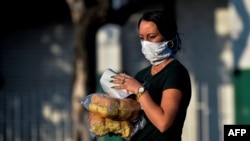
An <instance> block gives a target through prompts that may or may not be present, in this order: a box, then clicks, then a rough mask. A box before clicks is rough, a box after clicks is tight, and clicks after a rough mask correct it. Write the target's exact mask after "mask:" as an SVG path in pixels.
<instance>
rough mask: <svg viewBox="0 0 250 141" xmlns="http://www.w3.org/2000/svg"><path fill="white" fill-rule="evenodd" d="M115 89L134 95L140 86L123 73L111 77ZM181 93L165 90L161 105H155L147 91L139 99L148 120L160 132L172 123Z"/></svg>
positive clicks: (174, 90)
mask: <svg viewBox="0 0 250 141" xmlns="http://www.w3.org/2000/svg"><path fill="white" fill-rule="evenodd" d="M113 83H114V84H118V85H116V86H114V88H115V89H126V90H128V91H130V92H132V93H134V94H137V93H138V89H139V88H140V87H141V86H142V84H141V83H139V82H138V81H137V80H136V79H134V78H133V77H131V76H128V75H126V74H124V73H121V74H119V75H116V76H114V77H113ZM151 95H153V94H151ZM181 97H182V92H181V91H180V90H178V89H166V90H164V91H163V94H162V100H161V104H160V105H157V104H156V103H155V102H154V101H153V100H152V98H151V97H150V95H149V93H148V91H145V92H144V93H143V95H142V96H141V97H140V98H139V100H138V101H139V102H140V104H141V107H142V108H143V110H144V112H145V114H146V115H147V117H148V118H149V120H150V121H151V122H152V123H153V124H154V126H155V127H156V128H157V129H159V131H160V132H164V131H166V130H167V129H168V128H169V127H170V126H171V125H172V123H173V121H174V119H175V116H176V113H177V111H178V108H179V104H180V100H181Z"/></svg>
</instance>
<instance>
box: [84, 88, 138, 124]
mask: <svg viewBox="0 0 250 141" xmlns="http://www.w3.org/2000/svg"><path fill="white" fill-rule="evenodd" d="M80 103H81V104H82V105H83V106H84V107H85V109H87V110H88V111H90V112H93V113H98V114H99V115H100V116H102V117H105V118H111V119H115V120H126V121H134V120H136V119H137V118H138V117H139V114H140V110H141V107H140V104H139V103H138V102H137V101H135V100H133V99H130V98H126V99H118V98H113V97H110V96H109V95H107V94H102V93H93V94H90V95H88V96H86V97H85V98H84V99H82V100H81V101H80Z"/></svg>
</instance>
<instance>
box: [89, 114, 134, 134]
mask: <svg viewBox="0 0 250 141" xmlns="http://www.w3.org/2000/svg"><path fill="white" fill-rule="evenodd" d="M89 127H90V131H91V132H92V133H94V134H95V135H97V136H104V135H106V134H108V133H113V134H116V135H120V136H121V137H123V138H128V137H130V135H131V133H132V130H133V129H132V125H131V124H130V123H129V122H128V121H116V120H112V119H109V118H104V117H101V116H100V115H99V114H97V113H91V112H90V113H89Z"/></svg>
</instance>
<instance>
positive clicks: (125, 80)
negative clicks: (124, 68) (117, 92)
mask: <svg viewBox="0 0 250 141" xmlns="http://www.w3.org/2000/svg"><path fill="white" fill-rule="evenodd" d="M112 79H113V80H111V81H112V83H114V84H115V85H114V86H113V87H112V88H114V89H125V90H127V91H129V92H130V93H134V94H137V93H138V89H139V88H140V87H141V86H142V84H141V83H140V82H138V81H137V80H136V79H134V78H133V77H132V76H129V75H127V74H125V73H119V74H117V75H114V76H112Z"/></svg>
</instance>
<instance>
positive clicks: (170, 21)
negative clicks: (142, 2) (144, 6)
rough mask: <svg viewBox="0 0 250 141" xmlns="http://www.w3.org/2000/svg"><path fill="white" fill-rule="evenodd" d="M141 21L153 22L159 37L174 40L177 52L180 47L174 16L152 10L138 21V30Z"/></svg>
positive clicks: (162, 11)
mask: <svg viewBox="0 0 250 141" xmlns="http://www.w3.org/2000/svg"><path fill="white" fill-rule="evenodd" d="M141 21H151V22H154V23H155V24H156V26H157V28H158V30H159V32H160V33H161V35H162V36H163V37H164V38H165V40H173V39H176V38H178V39H176V40H177V42H178V43H176V44H177V47H175V50H176V51H177V50H179V49H180V46H181V40H180V38H179V34H178V31H177V30H178V29H177V23H176V18H175V14H173V13H170V12H166V11H164V10H154V11H148V12H145V13H144V14H143V15H142V16H141V18H140V19H139V21H138V25H137V26H138V28H139V26H140V23H141Z"/></svg>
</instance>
